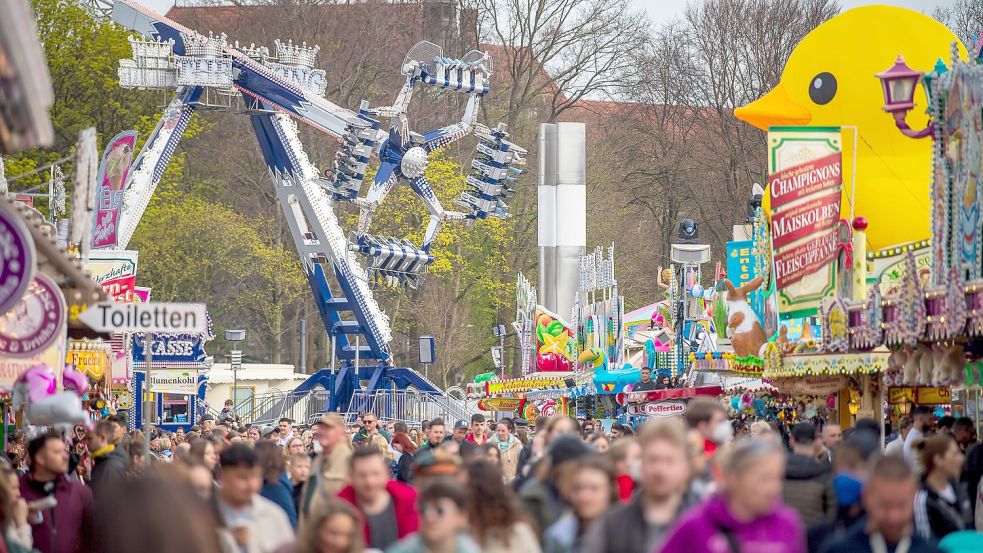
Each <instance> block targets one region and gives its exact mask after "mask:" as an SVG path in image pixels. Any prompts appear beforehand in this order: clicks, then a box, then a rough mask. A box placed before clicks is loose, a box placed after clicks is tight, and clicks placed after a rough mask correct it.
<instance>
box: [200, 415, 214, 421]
mask: <svg viewBox="0 0 983 553" xmlns="http://www.w3.org/2000/svg"><path fill="white" fill-rule="evenodd" d="M213 420H215V417H213V416H212V415H210V414H208V413H205V414H204V415H202V416H201V418H200V419H198V422H205V421H213Z"/></svg>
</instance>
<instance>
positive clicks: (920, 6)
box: [632, 0, 952, 23]
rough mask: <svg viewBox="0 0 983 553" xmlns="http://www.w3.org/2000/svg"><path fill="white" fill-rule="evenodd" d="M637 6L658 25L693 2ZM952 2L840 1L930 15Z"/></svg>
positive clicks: (642, 1)
mask: <svg viewBox="0 0 983 553" xmlns="http://www.w3.org/2000/svg"><path fill="white" fill-rule="evenodd" d="M632 1H633V2H634V3H635V5H637V6H638V7H640V8H642V9H644V10H645V11H646V12H648V15H649V17H650V18H652V20H653V21H655V22H656V23H660V22H663V21H666V20H667V19H671V18H673V17H677V16H680V15H681V14H682V12H683V8H685V7H686V4H687V3H689V2H690V1H691V0H632ZM951 2H952V0H880V1H868V0H839V4H840V6H841V7H842V8H843V9H844V10H847V9H849V8H853V7H856V6H863V5H865V4H888V5H893V6H903V7H905V8H910V9H913V10H918V11H920V12H925V13H927V14H929V15H931V13H932V12H933V11H934V10H935V7H936V6H939V5H948V4H949V3H951Z"/></svg>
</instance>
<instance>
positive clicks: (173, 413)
mask: <svg viewBox="0 0 983 553" xmlns="http://www.w3.org/2000/svg"><path fill="white" fill-rule="evenodd" d="M160 406H161V423H162V424H187V423H188V422H190V419H189V416H190V413H191V396H184V395H181V394H160Z"/></svg>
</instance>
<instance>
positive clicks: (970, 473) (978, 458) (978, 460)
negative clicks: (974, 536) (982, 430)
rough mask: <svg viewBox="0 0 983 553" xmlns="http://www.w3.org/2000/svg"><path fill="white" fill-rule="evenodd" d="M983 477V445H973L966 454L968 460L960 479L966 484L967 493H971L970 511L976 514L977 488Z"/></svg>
mask: <svg viewBox="0 0 983 553" xmlns="http://www.w3.org/2000/svg"><path fill="white" fill-rule="evenodd" d="M981 479H983V447H981V446H980V444H976V445H974V446H971V447H970V449H969V451H968V452H967V454H966V462H965V463H963V473H962V477H961V478H960V480H962V482H963V483H964V484H966V493H967V494H968V495H969V499H970V502H969V511H970V513H972V515H973V516H976V501H974V499H975V498H976V490H977V489H978V486H979V485H980V480H981Z"/></svg>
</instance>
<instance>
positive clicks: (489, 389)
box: [485, 378, 564, 394]
mask: <svg viewBox="0 0 983 553" xmlns="http://www.w3.org/2000/svg"><path fill="white" fill-rule="evenodd" d="M563 385H564V384H563V380H562V379H561V380H557V379H556V378H516V379H514V380H495V381H489V382H486V383H485V386H486V393H488V394H507V393H513V392H526V391H529V390H538V389H540V388H556V387H560V386H563Z"/></svg>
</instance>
